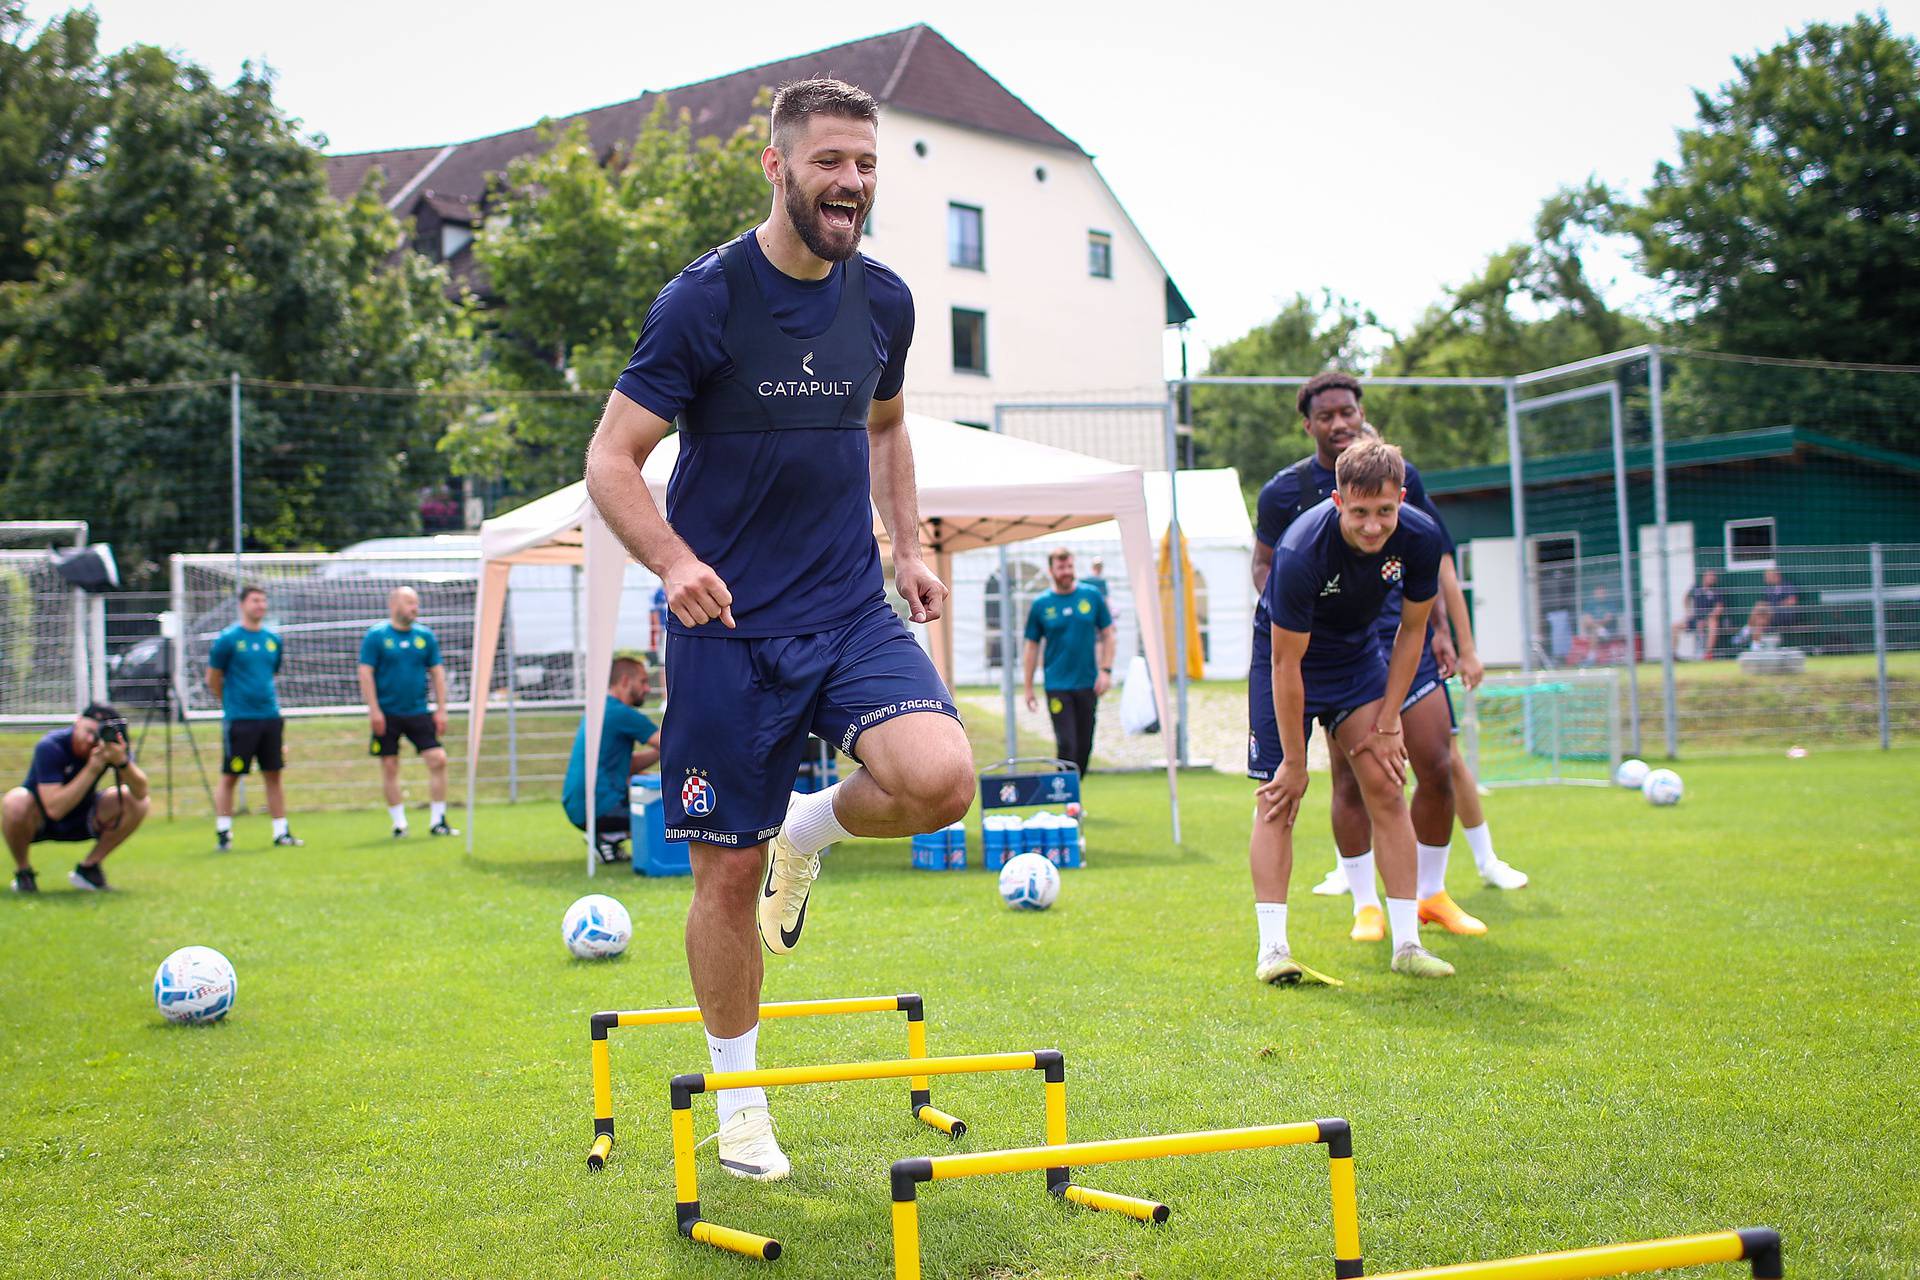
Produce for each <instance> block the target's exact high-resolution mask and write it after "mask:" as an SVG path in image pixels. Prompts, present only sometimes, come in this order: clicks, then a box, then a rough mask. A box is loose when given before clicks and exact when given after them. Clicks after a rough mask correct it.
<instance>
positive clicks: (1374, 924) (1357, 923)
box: [1347, 907, 1387, 942]
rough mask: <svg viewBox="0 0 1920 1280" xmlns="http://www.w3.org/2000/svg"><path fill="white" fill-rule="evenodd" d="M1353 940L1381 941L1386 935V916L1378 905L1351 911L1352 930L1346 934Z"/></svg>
mask: <svg viewBox="0 0 1920 1280" xmlns="http://www.w3.org/2000/svg"><path fill="white" fill-rule="evenodd" d="M1347 936H1348V937H1349V938H1352V939H1353V940H1354V941H1355V942H1381V941H1384V940H1385V939H1386V936H1387V917H1386V914H1385V913H1384V912H1382V911H1381V910H1380V908H1378V907H1362V908H1360V909H1359V910H1358V911H1356V912H1354V913H1353V932H1352V933H1349V934H1348V935H1347Z"/></svg>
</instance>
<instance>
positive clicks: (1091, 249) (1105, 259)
mask: <svg viewBox="0 0 1920 1280" xmlns="http://www.w3.org/2000/svg"><path fill="white" fill-rule="evenodd" d="M1087 274H1088V275H1090V276H1098V277H1099V278H1100V279H1102V280H1111V279H1113V237H1112V236H1111V235H1108V234H1107V233H1106V232H1104V231H1089V232H1087Z"/></svg>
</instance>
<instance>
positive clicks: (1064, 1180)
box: [1047, 1165, 1073, 1196]
mask: <svg viewBox="0 0 1920 1280" xmlns="http://www.w3.org/2000/svg"><path fill="white" fill-rule="evenodd" d="M1072 1181H1073V1170H1071V1169H1069V1168H1067V1167H1066V1166H1065V1165H1060V1166H1059V1167H1057V1168H1053V1169H1048V1170H1047V1190H1048V1191H1051V1192H1052V1193H1053V1194H1054V1195H1056V1196H1064V1195H1065V1194H1067V1187H1068V1185H1069V1184H1070V1183H1072Z"/></svg>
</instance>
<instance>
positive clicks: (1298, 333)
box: [1189, 294, 1378, 500]
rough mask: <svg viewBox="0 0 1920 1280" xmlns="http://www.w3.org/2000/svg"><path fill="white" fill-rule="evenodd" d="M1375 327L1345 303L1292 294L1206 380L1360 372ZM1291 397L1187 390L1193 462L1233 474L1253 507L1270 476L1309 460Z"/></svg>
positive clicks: (1227, 349) (1277, 390)
mask: <svg viewBox="0 0 1920 1280" xmlns="http://www.w3.org/2000/svg"><path fill="white" fill-rule="evenodd" d="M1377 323H1378V322H1377V321H1376V320H1375V319H1374V317H1373V315H1372V313H1371V312H1367V311H1363V310H1362V309H1361V308H1360V307H1358V306H1357V305H1356V304H1354V303H1352V302H1349V301H1348V300H1347V299H1345V298H1340V297H1336V296H1334V295H1332V294H1322V295H1321V296H1320V297H1318V298H1311V297H1308V296H1307V295H1306V294H1296V295H1294V297H1293V298H1292V299H1291V300H1290V301H1289V302H1287V303H1286V305H1284V306H1283V307H1281V308H1280V314H1278V315H1276V316H1275V317H1274V318H1273V319H1271V320H1269V321H1267V323H1265V324H1263V325H1261V326H1259V327H1258V328H1256V329H1252V330H1250V331H1249V332H1247V333H1245V334H1243V335H1242V336H1240V337H1238V338H1236V339H1234V340H1233V341H1232V342H1229V343H1226V344H1224V345H1222V346H1219V347H1215V348H1214V349H1213V351H1212V353H1211V354H1210V355H1209V356H1208V359H1207V366H1206V370H1205V372H1206V373H1207V374H1208V375H1210V376H1214V377H1248V376H1255V375H1260V374H1269V375H1270V374H1299V373H1306V374H1311V373H1318V372H1319V371H1320V370H1322V369H1334V368H1338V369H1351V370H1359V369H1362V368H1364V367H1365V365H1366V364H1367V363H1368V354H1367V352H1366V350H1365V349H1364V347H1363V345H1362V339H1363V337H1364V333H1365V330H1367V329H1369V328H1372V327H1375V326H1376V325H1377ZM1294 394H1295V389H1294V388H1293V387H1195V388H1193V391H1192V397H1193V398H1192V405H1191V408H1190V410H1189V415H1190V420H1191V421H1192V423H1193V430H1194V452H1195V461H1196V462H1198V463H1199V465H1201V466H1206V467H1233V468H1236V469H1237V470H1238V471H1239V472H1240V483H1241V486H1242V488H1244V489H1245V490H1246V492H1247V494H1248V497H1249V500H1251V498H1252V496H1253V495H1255V494H1257V493H1259V491H1260V486H1261V485H1263V484H1265V483H1266V482H1267V479H1268V478H1269V477H1270V476H1272V475H1273V473H1274V472H1275V471H1278V470H1279V469H1280V468H1281V467H1284V466H1286V465H1288V464H1289V463H1292V462H1295V461H1297V460H1298V459H1299V458H1300V457H1302V456H1303V455H1304V454H1305V453H1306V452H1307V449H1308V444H1307V442H1306V440H1305V437H1304V436H1303V435H1302V434H1301V430H1300V415H1299V413H1298V412H1296V411H1295V409H1294Z"/></svg>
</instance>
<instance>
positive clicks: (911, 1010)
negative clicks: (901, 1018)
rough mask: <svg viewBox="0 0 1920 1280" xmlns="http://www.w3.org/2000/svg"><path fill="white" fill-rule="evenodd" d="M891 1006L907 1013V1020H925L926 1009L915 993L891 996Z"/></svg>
mask: <svg viewBox="0 0 1920 1280" xmlns="http://www.w3.org/2000/svg"><path fill="white" fill-rule="evenodd" d="M893 1007H894V1008H896V1009H898V1010H899V1011H900V1012H902V1013H904V1014H906V1015H907V1021H908V1022H925V1021H926V1020H927V1011H926V1009H925V1008H924V1007H923V1006H922V1005H921V1003H920V997H919V996H916V995H898V996H895V997H894V998H893Z"/></svg>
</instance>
